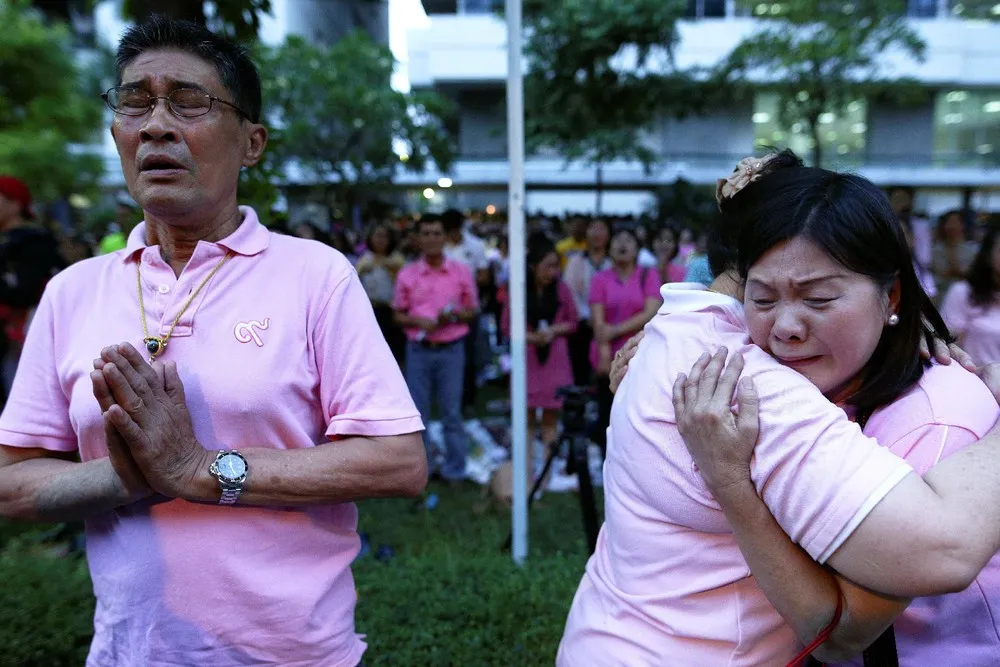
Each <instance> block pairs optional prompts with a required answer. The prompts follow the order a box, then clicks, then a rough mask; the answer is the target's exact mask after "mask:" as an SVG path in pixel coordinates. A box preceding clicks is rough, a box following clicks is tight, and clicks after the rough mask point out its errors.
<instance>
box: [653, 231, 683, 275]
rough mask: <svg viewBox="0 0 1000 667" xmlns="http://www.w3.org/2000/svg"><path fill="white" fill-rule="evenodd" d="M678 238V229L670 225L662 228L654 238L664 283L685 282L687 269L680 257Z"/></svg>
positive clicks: (657, 261) (659, 269) (658, 267)
mask: <svg viewBox="0 0 1000 667" xmlns="http://www.w3.org/2000/svg"><path fill="white" fill-rule="evenodd" d="M677 238H678V237H677V230H676V229H674V228H673V227H670V226H666V227H663V228H662V229H660V231H659V232H657V234H656V236H655V237H654V238H653V251H654V252H655V253H656V268H657V270H658V271H659V273H660V283H661V284H664V285H666V284H667V283H682V282H684V273H685V269H684V264H682V263H681V261H680V259H679V255H680V247H679V246H678V244H677Z"/></svg>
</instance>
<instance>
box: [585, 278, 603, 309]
mask: <svg viewBox="0 0 1000 667" xmlns="http://www.w3.org/2000/svg"><path fill="white" fill-rule="evenodd" d="M606 299H607V289H606V286H605V282H604V275H603V272H602V273H596V274H594V277H593V279H592V280H591V281H590V295H589V296H588V298H587V303H589V304H595V303H604V302H605V300H606Z"/></svg>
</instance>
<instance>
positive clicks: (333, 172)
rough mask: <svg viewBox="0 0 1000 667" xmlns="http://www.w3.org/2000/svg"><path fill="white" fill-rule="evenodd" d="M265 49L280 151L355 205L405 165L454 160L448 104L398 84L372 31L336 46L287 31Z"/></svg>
mask: <svg viewBox="0 0 1000 667" xmlns="http://www.w3.org/2000/svg"><path fill="white" fill-rule="evenodd" d="M262 52H263V56H262V59H261V64H262V71H263V74H264V76H263V80H264V99H265V102H266V104H265V106H266V107H267V108H268V110H269V112H270V113H269V124H270V127H272V128H274V129H273V133H275V134H277V135H278V137H279V142H278V144H277V145H276V146H275V147H274V155H275V157H276V159H278V160H279V161H282V162H284V163H286V164H289V163H290V164H294V165H295V166H297V167H298V168H299V169H300V170H301V172H302V174H303V176H304V177H305V178H306V179H307V180H311V181H313V182H318V183H322V184H324V185H325V184H326V183H329V182H331V181H332V182H333V183H334V184H335V187H336V188H338V189H339V191H340V193H341V194H342V196H343V197H344V199H345V200H346V201H347V203H348V204H349V206H350V207H351V208H353V207H354V206H355V205H359V204H361V203H363V201H364V200H365V199H366V198H367V197H368V196H369V195H370V194H371V193H372V192H373V190H374V189H375V188H377V187H384V186H385V185H388V184H390V183H391V182H392V180H393V178H394V177H395V175H396V174H397V172H398V170H399V169H400V168H405V169H409V170H412V171H414V172H420V171H423V170H424V169H425V168H426V167H428V166H430V165H431V164H432V163H433V164H434V165H436V166H437V167H438V169H440V170H441V171H447V170H448V169H449V168H450V166H451V162H452V160H453V157H454V155H455V143H454V139H453V137H452V135H451V134H450V133H449V132H448V131H447V129H446V122H447V117H448V116H449V114H450V112H451V105H450V104H449V103H448V102H447V101H446V100H445V99H444V98H442V97H440V96H439V95H437V94H435V93H431V92H410V93H402V92H399V91H397V90H393V88H392V87H391V86H390V84H389V79H390V77H391V76H392V72H393V68H394V67H395V60H394V58H393V56H392V53H391V52H390V51H389V49H388V48H387V47H385V46H382V45H380V44H376V43H375V42H373V41H372V40H371V39H370V38H369V37H368V36H367V34H365V33H363V32H360V31H355V32H352V33H350V34H349V35H347V36H346V37H344V38H342V39H340V40H338V41H337V42H336V43H335V44H333V45H331V46H318V45H314V44H310V43H309V42H307V41H305V40H303V39H301V38H299V37H290V38H289V39H288V41H287V42H286V43H285V44H283V45H281V46H280V47H278V48H276V49H271V50H267V49H262Z"/></svg>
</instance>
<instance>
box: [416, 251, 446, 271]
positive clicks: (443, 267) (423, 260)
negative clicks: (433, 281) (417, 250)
mask: <svg viewBox="0 0 1000 667" xmlns="http://www.w3.org/2000/svg"><path fill="white" fill-rule="evenodd" d="M450 263H451V260H450V259H448V258H447V257H445V258H444V261H442V262H441V266H431V265H430V264H428V263H427V259H426V258H425V257H424V256H423V255H421V256H420V259H419V260H417V266H419V267H420V272H421V273H424V274H426V273H431V272H432V271H433V272H436V273H446V272H447V271H448V264H450Z"/></svg>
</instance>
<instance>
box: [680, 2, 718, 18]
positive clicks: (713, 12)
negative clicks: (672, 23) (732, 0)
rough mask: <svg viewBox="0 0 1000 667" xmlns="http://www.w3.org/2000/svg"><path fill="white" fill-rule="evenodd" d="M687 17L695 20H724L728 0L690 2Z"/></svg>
mask: <svg viewBox="0 0 1000 667" xmlns="http://www.w3.org/2000/svg"><path fill="white" fill-rule="evenodd" d="M685 16H688V17H689V18H694V19H715V18H724V17H725V16H726V0H688V4H687V12H685Z"/></svg>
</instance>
